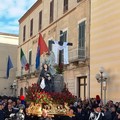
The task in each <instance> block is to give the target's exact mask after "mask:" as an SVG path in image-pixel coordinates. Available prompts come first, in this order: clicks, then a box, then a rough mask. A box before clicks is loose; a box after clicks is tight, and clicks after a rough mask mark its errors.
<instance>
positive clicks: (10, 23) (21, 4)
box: [0, 0, 36, 34]
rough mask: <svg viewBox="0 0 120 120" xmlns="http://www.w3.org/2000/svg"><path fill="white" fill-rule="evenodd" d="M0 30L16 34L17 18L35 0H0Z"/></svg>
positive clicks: (17, 28)
mask: <svg viewBox="0 0 120 120" xmlns="http://www.w3.org/2000/svg"><path fill="white" fill-rule="evenodd" d="M0 1H1V3H2V4H0V32H5V33H12V34H14V33H15V34H18V32H19V31H18V30H19V26H18V20H19V19H20V18H21V17H22V16H23V15H24V13H25V12H27V10H28V9H29V8H30V7H31V6H32V5H33V4H34V3H35V2H36V0H20V1H19V0H0Z"/></svg>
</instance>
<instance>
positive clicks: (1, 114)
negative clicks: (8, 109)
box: [0, 110, 5, 120]
mask: <svg viewBox="0 0 120 120" xmlns="http://www.w3.org/2000/svg"><path fill="white" fill-rule="evenodd" d="M0 120H5V112H4V111H3V110H0Z"/></svg>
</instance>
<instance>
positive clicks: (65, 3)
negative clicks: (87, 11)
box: [63, 0, 68, 12]
mask: <svg viewBox="0 0 120 120" xmlns="http://www.w3.org/2000/svg"><path fill="white" fill-rule="evenodd" d="M67 10H68V0H64V7H63V12H66V11H67Z"/></svg>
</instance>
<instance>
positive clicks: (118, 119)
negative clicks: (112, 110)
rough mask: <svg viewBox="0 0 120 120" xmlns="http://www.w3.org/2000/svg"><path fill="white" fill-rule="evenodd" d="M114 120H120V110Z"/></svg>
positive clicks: (119, 109)
mask: <svg viewBox="0 0 120 120" xmlns="http://www.w3.org/2000/svg"><path fill="white" fill-rule="evenodd" d="M113 120H120V108H118V109H117V110H116V116H115V117H114V119H113Z"/></svg>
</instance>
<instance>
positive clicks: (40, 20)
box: [39, 11, 42, 30]
mask: <svg viewBox="0 0 120 120" xmlns="http://www.w3.org/2000/svg"><path fill="white" fill-rule="evenodd" d="M41 29H42V11H40V12H39V30H41Z"/></svg>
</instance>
